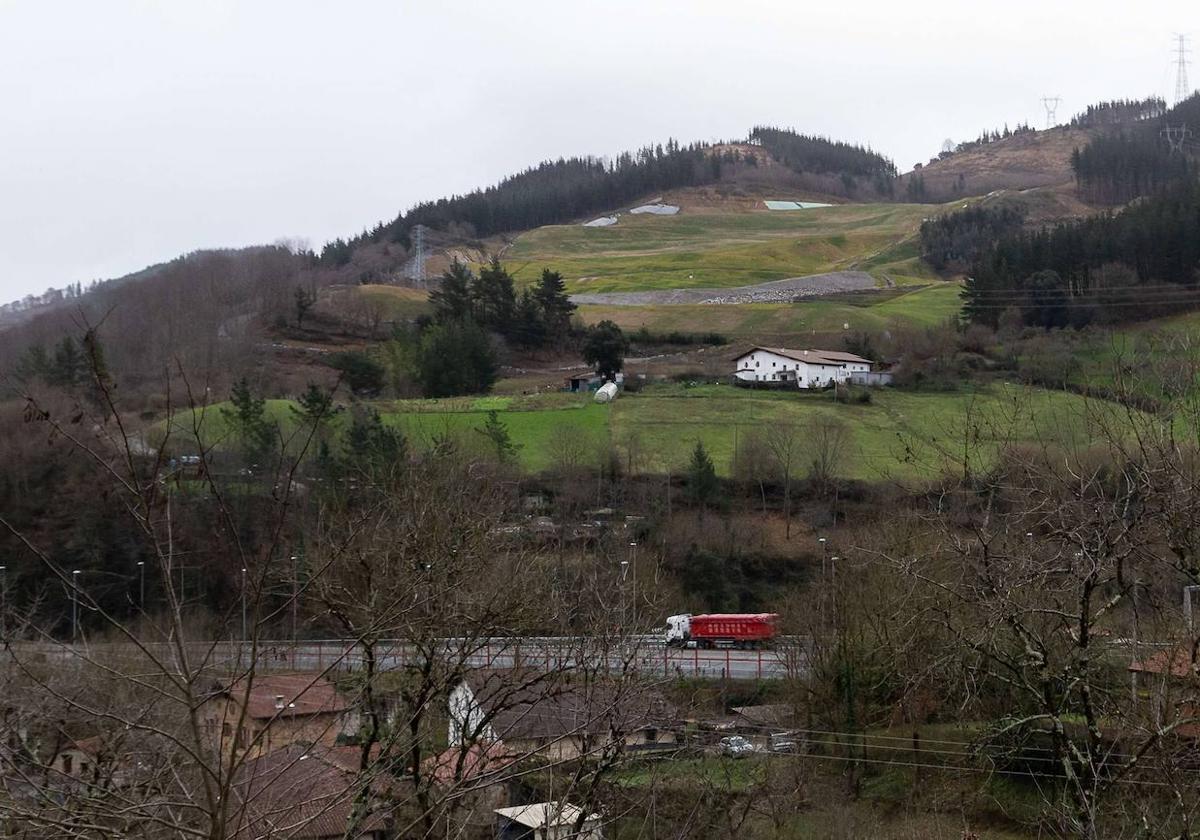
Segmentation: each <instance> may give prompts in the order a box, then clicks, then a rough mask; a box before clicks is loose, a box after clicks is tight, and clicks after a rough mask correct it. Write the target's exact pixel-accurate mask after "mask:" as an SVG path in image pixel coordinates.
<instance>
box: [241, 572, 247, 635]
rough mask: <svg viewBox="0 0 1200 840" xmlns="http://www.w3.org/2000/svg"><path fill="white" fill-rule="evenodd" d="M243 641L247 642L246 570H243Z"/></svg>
mask: <svg viewBox="0 0 1200 840" xmlns="http://www.w3.org/2000/svg"><path fill="white" fill-rule="evenodd" d="M242 641H243V642H245V641H246V570H245V568H243V569H242Z"/></svg>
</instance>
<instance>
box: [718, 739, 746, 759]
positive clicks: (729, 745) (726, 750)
mask: <svg viewBox="0 0 1200 840" xmlns="http://www.w3.org/2000/svg"><path fill="white" fill-rule="evenodd" d="M717 747H718V749H720V751H721V755H725V756H729V757H730V758H745V757H746V756H748V755H750V754H751V753H752V752H754V745H753V744H751V743H750V742H749V741H747V740H746V739H745V738H743V737H742V736H741V735H730V736H728V737H726V738H722V739H721V740H720V742H719V743H718V744H717Z"/></svg>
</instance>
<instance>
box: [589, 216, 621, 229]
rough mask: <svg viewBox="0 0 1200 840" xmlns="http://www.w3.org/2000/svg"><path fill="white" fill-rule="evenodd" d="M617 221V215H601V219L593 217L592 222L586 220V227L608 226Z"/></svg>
mask: <svg viewBox="0 0 1200 840" xmlns="http://www.w3.org/2000/svg"><path fill="white" fill-rule="evenodd" d="M616 223H617V217H616V216H601V217H600V218H599V219H592V220H591V221H590V222H584V223H583V226H584V227H608V226H609V225H615V224H616Z"/></svg>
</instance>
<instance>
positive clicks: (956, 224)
mask: <svg viewBox="0 0 1200 840" xmlns="http://www.w3.org/2000/svg"><path fill="white" fill-rule="evenodd" d="M1025 215H1026V209H1025V208H1024V207H1023V206H1021V205H1018V204H1014V203H1012V202H1003V203H1000V204H996V205H985V204H974V205H971V206H970V207H967V208H966V209H964V210H959V211H957V212H954V213H947V214H945V215H943V216H938V217H936V218H933V219H926V220H925V221H923V222H921V256H922V257H923V258H924V259H925V261H926V262H928V263H929V264H930V265H931V266H933V267H934V268H935V269H937V270H938V271H955V272H961V271H967V270H968V269H969V268H970V267H971V265H972V263H973V262H974V261H975V260H976V259H977V258H978V257H979V255H980V253H982V252H983V251H984V250H985V249H986V248H987V247H988V246H990V245H991V244H992V243H993V242H995V241H996V239H997V238H999V237H1000V236H1002V235H1005V234H1009V233H1014V232H1016V231H1018V230H1020V229H1021V226H1022V225H1023V224H1024V222H1025Z"/></svg>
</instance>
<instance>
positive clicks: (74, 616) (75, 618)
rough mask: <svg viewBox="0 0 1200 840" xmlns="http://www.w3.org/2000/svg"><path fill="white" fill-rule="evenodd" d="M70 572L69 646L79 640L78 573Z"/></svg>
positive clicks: (76, 571) (75, 571)
mask: <svg viewBox="0 0 1200 840" xmlns="http://www.w3.org/2000/svg"><path fill="white" fill-rule="evenodd" d="M80 571H81V570H80V569H75V570H74V571H72V572H71V644H75V640H76V639H78V638H79V572H80Z"/></svg>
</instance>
